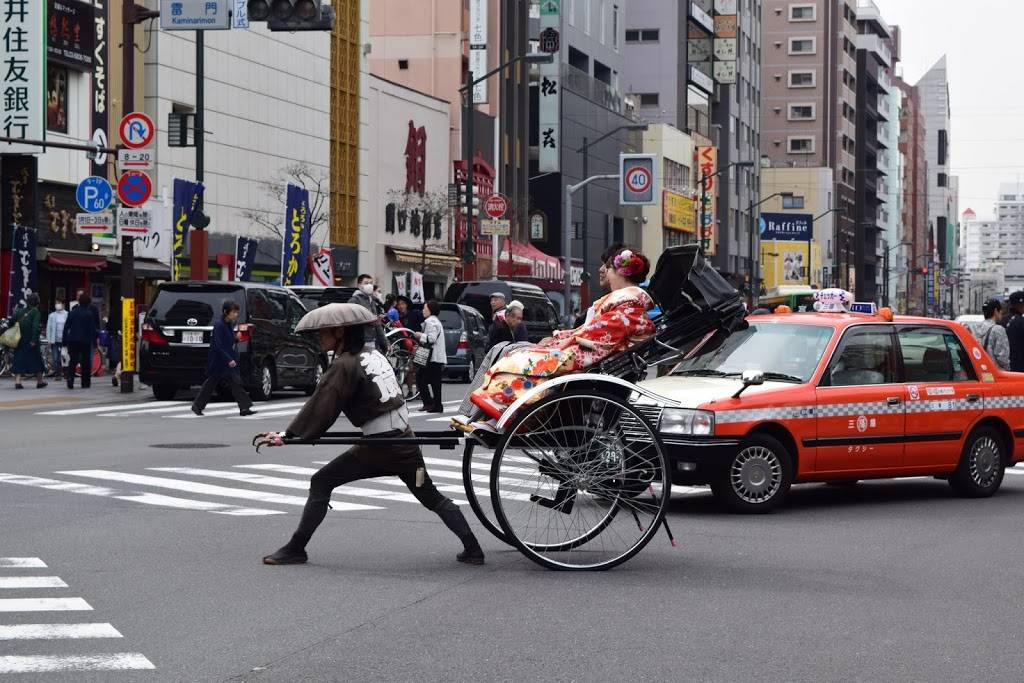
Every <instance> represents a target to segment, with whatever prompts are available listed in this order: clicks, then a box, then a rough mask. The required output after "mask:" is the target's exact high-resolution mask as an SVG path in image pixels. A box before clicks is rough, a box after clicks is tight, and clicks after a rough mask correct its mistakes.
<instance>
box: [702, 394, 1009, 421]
mask: <svg viewBox="0 0 1024 683" xmlns="http://www.w3.org/2000/svg"><path fill="white" fill-rule="evenodd" d="M993 401H997V402H1001V403H999V404H997V405H993ZM1022 406H1024V396H998V397H994V398H993V399H985V405H982V404H981V402H980V401H976V402H974V403H972V402H970V401H968V400H967V399H946V400H930V401H908V402H906V403H899V404H897V405H894V406H891V405H889V404H888V402H886V401H871V402H868V403H823V404H821V405H818V406H773V407H771V408H751V409H749V410H726V411H720V412H716V413H715V422H716V423H717V424H735V423H737V422H760V421H763V420H803V419H809V418H814V417H851V416H853V417H857V416H860V415H898V414H900V413H902V412H904V411H906V412H908V413H948V412H955V411H959V410H982V409H985V408H997V407H1002V408H1013V407H1022Z"/></svg>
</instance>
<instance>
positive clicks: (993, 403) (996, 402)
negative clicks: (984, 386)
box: [985, 396, 1024, 408]
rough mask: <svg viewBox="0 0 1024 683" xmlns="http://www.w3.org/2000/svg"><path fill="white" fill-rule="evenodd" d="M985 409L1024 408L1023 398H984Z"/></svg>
mask: <svg viewBox="0 0 1024 683" xmlns="http://www.w3.org/2000/svg"><path fill="white" fill-rule="evenodd" d="M985 407H986V408H1024V396H986V397H985Z"/></svg>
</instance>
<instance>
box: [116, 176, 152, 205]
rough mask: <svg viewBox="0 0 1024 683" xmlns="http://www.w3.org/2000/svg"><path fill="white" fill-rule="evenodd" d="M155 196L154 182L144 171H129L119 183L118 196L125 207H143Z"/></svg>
mask: <svg viewBox="0 0 1024 683" xmlns="http://www.w3.org/2000/svg"><path fill="white" fill-rule="evenodd" d="M152 195H153V181H151V180H150V179H149V176H148V175H146V174H145V173H143V172H142V171H128V172H127V173H124V174H122V175H121V179H120V180H118V181H117V196H118V198H119V199H120V200H121V202H122V203H123V204H124V205H125V206H141V205H142V204H145V203H146V202H147V201H149V198H150V197H151V196H152Z"/></svg>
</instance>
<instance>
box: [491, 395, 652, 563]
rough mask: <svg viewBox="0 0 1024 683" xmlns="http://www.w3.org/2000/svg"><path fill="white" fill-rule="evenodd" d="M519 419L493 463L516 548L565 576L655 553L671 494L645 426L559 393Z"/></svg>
mask: <svg viewBox="0 0 1024 683" xmlns="http://www.w3.org/2000/svg"><path fill="white" fill-rule="evenodd" d="M521 413H522V414H521V415H517V416H516V418H515V420H514V422H513V423H512V424H510V425H509V426H508V427H507V429H506V431H505V432H504V434H503V435H502V438H501V440H500V442H499V443H498V447H497V449H496V450H495V453H494V460H493V463H492V464H491V505H492V506H493V508H494V513H495V517H496V518H497V520H498V524H499V525H500V526H501V529H502V530H503V531H504V532H505V534H507V536H508V537H509V539H510V540H511V542H512V544H513V545H515V546H516V548H518V549H519V550H520V551H521V552H522V553H523V554H524V555H526V556H527V557H528V558H530V559H531V560H533V561H534V562H536V563H538V564H540V565H542V566H544V567H547V568H549V569H561V570H601V569H610V568H612V567H614V566H616V565H618V564H621V563H623V562H625V561H626V560H628V559H629V558H631V557H632V556H633V555H635V554H636V553H638V552H639V551H640V550H641V549H642V548H643V547H644V546H645V545H647V542H648V541H650V540H651V537H652V536H653V535H654V534H655V533H657V531H658V527H659V526H660V524H661V522H662V519H663V518H664V514H665V507H666V505H667V504H668V499H669V495H670V493H671V480H670V477H669V469H668V464H667V461H666V459H665V455H664V451H663V449H662V446H661V442H660V440H659V439H658V435H657V433H656V432H655V431H654V429H653V428H652V427H651V425H650V424H649V423H648V422H647V419H646V418H645V417H644V416H643V415H642V414H641V413H640V412H638V411H637V410H636V408H634V407H633V406H631V405H630V404H629V403H628V402H627V401H626V400H624V399H622V398H619V397H617V396H613V395H611V394H607V393H602V392H594V391H568V392H564V393H556V394H553V395H551V396H548V397H547V398H545V399H542V400H540V401H538V402H537V403H535V404H534V405H532V406H526V407H524V408H522V409H521Z"/></svg>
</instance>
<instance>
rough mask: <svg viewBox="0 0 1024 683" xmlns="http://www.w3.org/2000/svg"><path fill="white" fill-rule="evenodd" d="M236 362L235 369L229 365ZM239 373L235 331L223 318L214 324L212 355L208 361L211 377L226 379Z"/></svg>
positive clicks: (211, 338) (207, 370)
mask: <svg viewBox="0 0 1024 683" xmlns="http://www.w3.org/2000/svg"><path fill="white" fill-rule="evenodd" d="M231 361H235V367H231V366H230V365H229V363H231ZM236 373H238V351H237V350H236V349H235V331H234V329H232V327H231V325H229V324H227V323H226V322H225V321H224V319H223V318H221V319H220V320H218V321H217V322H215V323H214V324H213V333H212V334H211V335H210V355H209V356H207V359H206V374H207V375H208V376H209V377H226V376H227V375H231V374H236Z"/></svg>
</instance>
